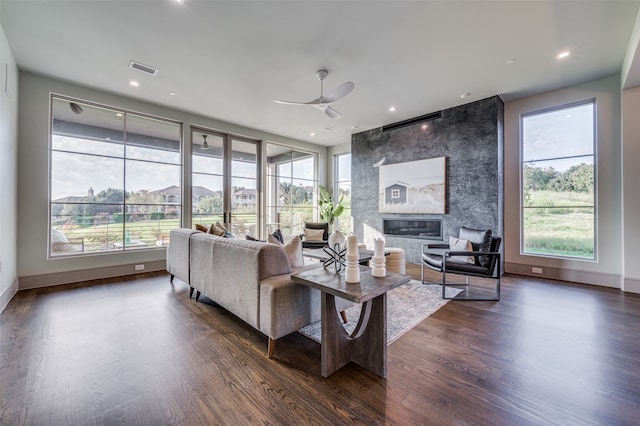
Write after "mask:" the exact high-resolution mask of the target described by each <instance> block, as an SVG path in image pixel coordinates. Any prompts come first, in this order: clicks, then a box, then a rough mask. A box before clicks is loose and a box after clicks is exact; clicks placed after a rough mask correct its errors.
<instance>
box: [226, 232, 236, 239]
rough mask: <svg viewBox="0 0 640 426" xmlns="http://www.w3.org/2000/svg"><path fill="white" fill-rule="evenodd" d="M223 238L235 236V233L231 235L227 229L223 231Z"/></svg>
mask: <svg viewBox="0 0 640 426" xmlns="http://www.w3.org/2000/svg"><path fill="white" fill-rule="evenodd" d="M223 237H224V238H235V235H233V234H232V233H231V232H229V231H224V235H223Z"/></svg>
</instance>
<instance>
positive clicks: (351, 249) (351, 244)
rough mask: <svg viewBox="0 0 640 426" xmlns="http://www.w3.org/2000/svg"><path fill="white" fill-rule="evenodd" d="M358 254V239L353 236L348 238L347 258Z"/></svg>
mask: <svg viewBox="0 0 640 426" xmlns="http://www.w3.org/2000/svg"><path fill="white" fill-rule="evenodd" d="M357 253H358V237H356V236H355V235H353V234H351V235H349V236H348V237H347V256H348V255H350V254H357Z"/></svg>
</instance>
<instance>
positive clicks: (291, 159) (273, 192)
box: [265, 144, 318, 236]
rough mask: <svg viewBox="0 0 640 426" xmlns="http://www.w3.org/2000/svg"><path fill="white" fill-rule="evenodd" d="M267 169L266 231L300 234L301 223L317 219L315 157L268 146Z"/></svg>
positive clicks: (310, 154)
mask: <svg viewBox="0 0 640 426" xmlns="http://www.w3.org/2000/svg"><path fill="white" fill-rule="evenodd" d="M266 167H267V172H266V185H265V186H266V212H267V215H266V225H267V231H269V232H272V231H273V230H275V229H276V228H280V229H281V230H282V233H283V234H284V235H285V236H291V235H297V234H302V233H303V230H302V228H303V224H304V222H305V221H314V218H317V205H316V204H314V194H315V193H316V191H317V187H318V181H317V179H316V177H315V176H316V156H315V154H312V153H308V152H302V151H296V150H293V149H291V148H289V147H283V146H279V145H275V144H267V161H266Z"/></svg>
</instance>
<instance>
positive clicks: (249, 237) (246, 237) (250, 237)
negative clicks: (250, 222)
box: [244, 235, 266, 243]
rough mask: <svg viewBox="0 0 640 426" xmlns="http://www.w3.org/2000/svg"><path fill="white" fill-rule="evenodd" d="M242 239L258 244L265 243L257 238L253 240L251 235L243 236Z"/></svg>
mask: <svg viewBox="0 0 640 426" xmlns="http://www.w3.org/2000/svg"><path fill="white" fill-rule="evenodd" d="M244 238H245V239H246V240H247V241H258V242H261V243H266V241H265V240H259V239H257V238H253V237H252V236H251V235H245V236H244Z"/></svg>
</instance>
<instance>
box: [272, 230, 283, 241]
mask: <svg viewBox="0 0 640 426" xmlns="http://www.w3.org/2000/svg"><path fill="white" fill-rule="evenodd" d="M271 235H273V236H274V237H275V238H276V240H278V241H280V244H284V237H283V236H282V231H281V230H280V228H278V229H276V230H275V231H273V234H271Z"/></svg>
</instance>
